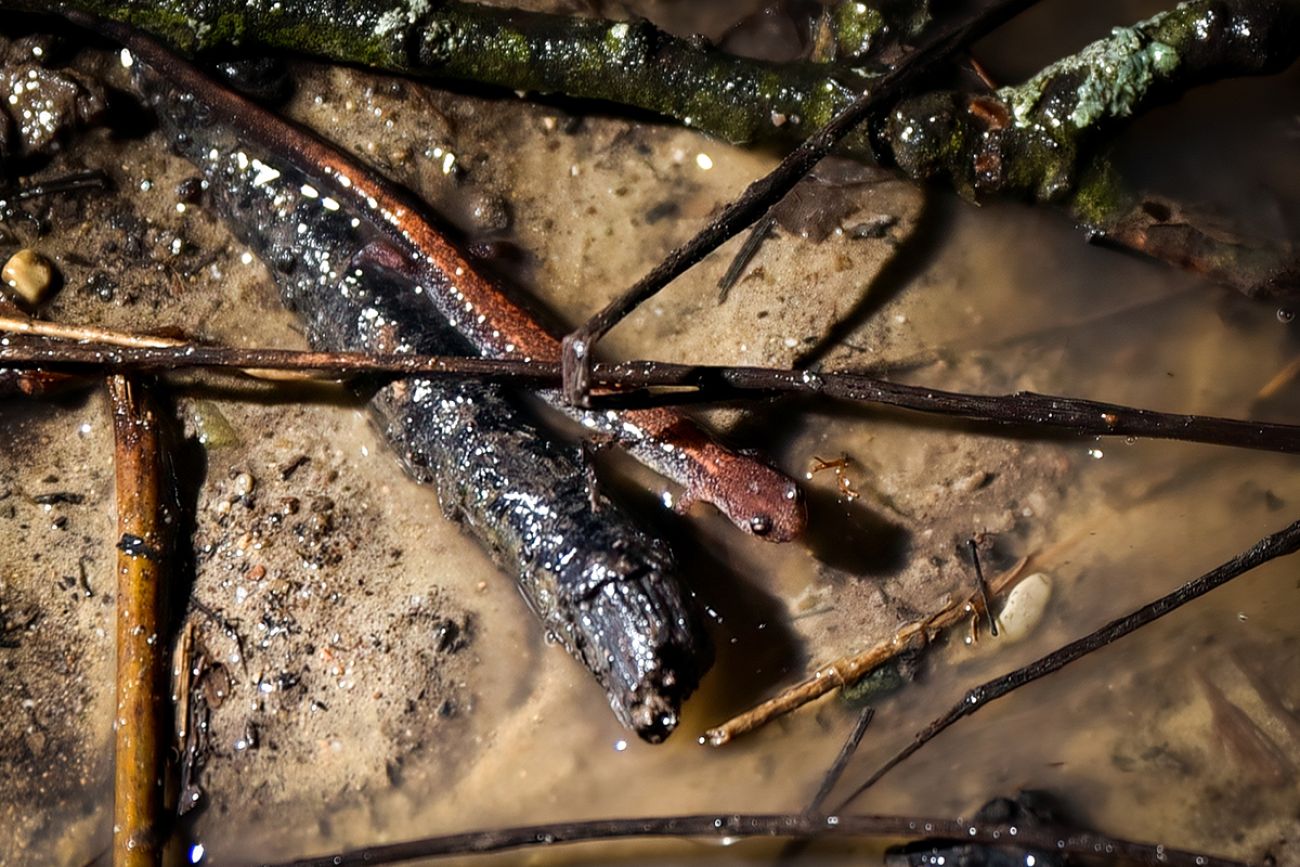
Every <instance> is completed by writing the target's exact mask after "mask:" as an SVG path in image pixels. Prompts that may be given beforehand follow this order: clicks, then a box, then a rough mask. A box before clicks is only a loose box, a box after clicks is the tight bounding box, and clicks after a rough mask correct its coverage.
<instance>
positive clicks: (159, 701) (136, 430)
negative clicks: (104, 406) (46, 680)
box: [108, 375, 169, 867]
mask: <svg viewBox="0 0 1300 867" xmlns="http://www.w3.org/2000/svg"><path fill="white" fill-rule="evenodd" d="M108 393H109V398H110V401H111V403H112V411H113V431H114V435H115V440H114V449H115V451H114V453H115V458H116V462H117V532H118V542H117V576H118V579H117V711H116V713H115V714H114V715H113V723H114V724H113V729H114V750H113V761H114V775H113V865H114V867H152V865H158V864H161V863H162V840H161V831H160V822H161V818H162V795H163V786H162V780H161V778H162V772H163V771H162V769H163V752H164V750H165V749H166V745H167V743H168V742H169V738H167V737H166V735H165V734H164V732H165V731H166V729H165V728H164V726H163V721H162V710H163V705H164V701H163V697H164V692H163V689H164V683H165V676H166V672H167V653H166V647H167V642H166V641H165V640H164V634H163V629H164V616H163V588H164V581H165V580H166V578H167V570H166V564H165V562H164V557H165V548H166V544H165V529H164V528H165V524H166V520H165V517H164V515H163V514H162V512H163V509H164V505H163V502H164V495H163V475H162V458H161V454H160V451H159V441H158V424H159V416H158V414H157V411H156V409H155V408H154V406H153V404H152V401H151V400H150V398H149V395H148V393H147V390H146V389H145V387H144V386H143V385H141V383H140V382H139V381H137V380H134V379H131V378H130V377H127V376H123V375H117V376H113V377H111V378H110V379H109V381H108Z"/></svg>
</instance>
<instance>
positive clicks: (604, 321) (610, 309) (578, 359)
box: [562, 0, 1035, 406]
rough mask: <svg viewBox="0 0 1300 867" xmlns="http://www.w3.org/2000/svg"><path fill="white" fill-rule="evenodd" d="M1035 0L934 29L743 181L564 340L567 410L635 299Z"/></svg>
mask: <svg viewBox="0 0 1300 867" xmlns="http://www.w3.org/2000/svg"><path fill="white" fill-rule="evenodd" d="M1034 2H1035V0H989V2H986V3H984V4H983V5H981V6H980V7H979V8H978V9H977V10H976V11H975V12H974V13H973V14H971V15H970V16H969V17H967V18H965V19H964V20H961V21H958V22H954V23H952V24H949V25H947V26H945V27H941V28H939V29H937V30H936V31H935V32H934V33H933V35H931V36H930V37H929V38H928V39H926V40H925V42H924V43H923V44H922V45H920V46H919V47H917V48H916V49H915V50H914V51H912V52H911V53H909V54H908V55H907V56H906V57H904V58H903V59H902V60H901V61H900V62H899V63H897V64H896V65H895V66H894V68H893V69H891V70H890V71H889V72H887V73H885V74H884V75H882V76H881V77H880V78H878V79H876V80H874V81H873V82H872V84H871V87H870V89H869V90H867V91H866V92H865V93H863V94H862V95H861V96H859V97H858V98H857V99H855V100H854V101H853V102H852V103H850V104H849V105H848V106H847V107H845V108H844V109H843V110H841V111H840V112H839V113H838V114H836V115H835V117H833V118H832V119H831V120H830V121H829V122H828V123H827V124H826V125H825V126H823V127H822V128H821V129H819V130H817V131H816V132H815V133H813V134H812V135H811V136H809V137H808V138H807V139H805V140H804V141H803V142H802V143H801V144H800V145H799V146H798V147H796V148H795V149H794V150H792V151H790V153H789V154H787V155H786V156H785V158H784V159H782V160H781V162H780V164H779V165H778V166H777V167H776V168H775V169H773V170H772V171H771V172H769V173H768V174H767V175H766V176H764V177H762V178H759V179H758V180H756V181H754V182H753V183H751V184H750V185H749V186H748V187H747V188H746V189H745V191H744V193H742V194H741V195H740V197H739V198H737V199H736V200H735V201H733V202H732V203H731V204H730V205H728V206H727V207H726V208H724V209H723V211H722V213H721V214H719V215H718V216H717V217H716V218H715V219H713V220H712V221H710V222H709V224H708V225H707V226H705V227H704V229H702V230H701V231H700V232H699V234H697V235H696V236H695V237H693V238H691V239H690V240H689V241H687V242H686V243H685V244H683V245H681V246H680V247H677V248H676V249H674V250H673V251H672V252H671V253H669V254H668V255H667V256H666V257H665V258H664V259H663V260H662V261H661V262H660V263H659V264H658V265H656V266H655V267H654V268H653V269H651V271H650V272H649V273H648V274H646V275H645V276H644V277H642V278H641V279H640V280H638V281H637V282H636V283H635V284H633V285H632V287H631V288H629V289H628V290H627V291H626V292H624V293H622V294H621V295H619V296H618V297H617V298H615V299H614V300H613V301H611V302H610V303H609V304H607V305H606V306H605V307H604V308H603V309H602V310H601V311H600V312H598V313H597V314H596V315H595V316H592V317H591V318H590V319H588V320H587V322H586V323H584V324H583V325H582V327H581V328H579V329H578V330H576V331H574V332H573V333H572V334H570V335H568V336H567V337H565V338H564V353H563V357H562V362H563V366H564V383H563V394H564V396H565V399H566V400H568V401H569V402H570V403H571V404H573V405H575V406H585V405H587V402H588V396H589V394H590V390H591V386H592V385H593V384H594V383H593V382H592V379H591V373H592V370H591V364H592V357H593V347H594V345H595V342H596V341H597V340H599V339H600V338H601V337H602V336H604V335H605V333H606V332H608V331H609V330H610V329H611V328H613V327H614V326H615V325H616V324H618V322H619V321H620V320H622V319H623V318H624V317H626V316H627V315H628V314H629V313H631V312H632V311H633V310H634V309H636V307H637V306H639V305H640V304H641V303H642V302H644V301H646V300H647V299H649V298H651V297H652V296H654V295H655V294H656V293H657V292H659V291H660V290H661V289H663V288H664V287H665V286H667V285H668V284H669V283H671V282H672V281H673V280H675V279H676V278H677V277H679V276H680V275H682V274H684V273H685V272H686V271H687V270H689V269H690V268H691V267H692V266H694V265H695V264H696V263H697V262H699V261H701V260H702V259H703V258H704V257H705V256H707V255H709V254H710V253H712V252H713V251H714V250H716V249H718V247H720V246H722V245H723V244H724V243H726V242H727V241H728V240H730V239H731V238H732V237H734V236H735V235H736V234H737V233H739V232H742V231H744V230H745V229H746V228H747V227H749V226H750V225H752V224H753V223H754V222H755V221H756V220H758V219H759V218H760V217H762V216H763V215H764V214H766V213H767V211H768V209H769V208H770V207H772V205H774V204H776V203H777V202H778V201H780V199H781V198H782V197H783V196H785V194H786V193H788V192H790V190H792V189H794V186H795V184H797V183H799V181H800V180H801V179H802V178H803V176H804V175H806V174H807V173H808V171H809V170H811V169H812V167H813V166H815V165H816V164H817V163H818V162H820V161H821V159H822V158H823V157H825V156H827V155H828V154H830V152H831V151H832V150H834V149H835V146H836V145H837V144H838V143H839V142H840V140H841V139H843V138H844V137H845V136H847V135H848V134H849V133H851V132H852V131H853V130H855V129H856V128H857V127H858V126H859V125H860V124H861V123H862V122H863V121H864V120H866V119H867V118H868V117H869V116H870V114H871V113H872V112H873V111H874V110H875V109H876V108H877V107H878V106H880V105H881V104H882V103H884V102H885V101H887V100H889V99H893V98H894V97H896V96H898V95H899V94H900V93H901V92H902V90H903V88H904V86H905V85H907V84H908V83H909V82H911V81H913V80H914V79H915V78H916V77H917V76H918V75H920V74H921V73H922V72H924V71H926V70H927V69H929V68H930V67H931V66H932V65H934V64H935V63H936V62H938V61H940V60H942V59H943V58H945V57H947V56H948V55H949V54H951V53H952V52H953V51H954V50H956V49H957V48H959V47H960V46H962V45H964V44H965V43H966V42H968V41H970V40H971V39H972V38H975V37H976V36H979V35H981V34H983V33H986V32H988V31H989V30H991V29H992V28H994V27H996V26H998V25H999V24H1001V23H1003V22H1004V21H1007V20H1008V19H1010V18H1012V17H1013V16H1015V15H1016V14H1018V13H1020V12H1021V11H1023V10H1024V9H1027V8H1028V7H1030V6H1032V5H1034Z"/></svg>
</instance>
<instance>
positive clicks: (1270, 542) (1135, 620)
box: [840, 521, 1300, 809]
mask: <svg viewBox="0 0 1300 867" xmlns="http://www.w3.org/2000/svg"><path fill="white" fill-rule="evenodd" d="M1296 551H1300V521H1297V522H1295V523H1293V524H1291V525H1290V526H1289V527H1286V528H1285V529H1283V530H1279V531H1278V532H1276V533H1273V534H1272V535H1270V536H1266V537H1264V538H1263V539H1261V540H1260V541H1258V542H1256V543H1255V544H1254V545H1253V546H1251V548H1250V549H1249V550H1247V551H1244V552H1242V553H1241V554H1238V555H1237V556H1236V557H1234V558H1232V559H1231V560H1229V561H1227V562H1226V563H1223V564H1222V565H1220V566H1217V567H1215V568H1214V569H1212V570H1210V571H1209V572H1207V573H1205V574H1204V575H1202V576H1201V577H1199V578H1196V579H1195V580H1192V581H1189V582H1188V583H1186V584H1184V585H1183V586H1181V587H1179V588H1178V589H1177V590H1175V591H1173V592H1172V593H1169V594H1167V595H1165V596H1162V597H1160V598H1159V599H1157V600H1155V601H1154V602H1150V603H1148V604H1146V605H1143V606H1142V607H1141V608H1139V609H1137V610H1136V611H1134V612H1132V613H1130V614H1127V615H1125V616H1123V617H1120V618H1117V619H1115V620H1112V621H1111V622H1110V623H1107V624H1106V625H1105V626H1103V627H1101V628H1100V629H1097V630H1095V631H1094V632H1091V633H1089V634H1088V635H1085V636H1084V637H1082V638H1079V639H1076V640H1074V641H1072V642H1070V643H1069V644H1067V645H1065V646H1064V647H1061V648H1059V649H1058V650H1054V651H1053V652H1051V653H1049V654H1048V655H1047V656H1044V657H1042V658H1041V659H1037V660H1035V661H1034V662H1031V663H1029V664H1028V665H1025V666H1022V667H1021V668H1018V669H1016V670H1015V671H1013V672H1011V673H1009V674H1005V675H1003V676H1001V677H998V678H995V679H993V680H990V681H988V682H986V683H982V684H980V685H979V686H976V687H974V688H972V689H970V690H969V691H967V693H966V694H965V695H964V696H962V698H961V700H960V701H959V702H957V703H956V704H955V705H953V706H952V707H951V708H950V709H949V710H948V712H947V713H945V714H944V715H943V716H941V717H939V718H938V719H936V720H934V721H933V722H932V723H930V724H929V725H928V726H926V727H925V728H924V729H922V730H921V731H919V732H917V734H916V736H915V737H914V738H913V739H912V742H911V743H909V744H908V745H907V746H906V747H904V748H903V749H901V750H899V751H898V752H897V753H895V754H894V755H893V756H892V757H890V759H889V760H888V761H887V762H885V763H884V764H883V765H881V766H880V767H879V768H878V769H877V770H876V771H875V772H874V773H873V774H871V776H869V777H868V778H867V779H866V781H865V782H863V783H862V785H860V786H858V788H857V789H855V790H854V791H853V794H851V795H850V796H849V797H848V798H846V799H845V800H844V802H843V803H842V804H841V805H840V807H841V809H842V808H843V807H846V806H848V805H849V804H850V803H852V802H853V801H854V799H856V798H857V797H858V796H859V795H861V794H862V793H863V792H865V791H866V790H867V789H869V788H871V787H872V786H873V785H875V784H876V782H877V781H878V780H880V778H881V777H883V776H884V775H885V774H887V773H888V772H889V771H890V770H891V769H893V768H894V767H896V766H897V765H898V764H899V763H901V762H902V761H904V760H905V759H907V758H908V757H909V756H911V755H912V754H913V753H915V752H916V751H917V750H919V749H921V747H923V746H925V745H926V744H927V743H929V742H930V741H931V740H933V739H934V738H936V737H937V736H938V735H939V734H940V733H941V732H943V731H944V730H945V729H947V728H948V727H949V726H951V725H952V724H954V723H956V722H957V721H958V720H960V719H961V718H962V717H967V716H970V715H971V714H973V713H975V712H976V711H978V710H979V709H980V708H983V707H986V706H987V705H989V704H990V703H992V702H994V701H996V700H997V699H999V698H1002V697H1003V696H1005V695H1007V694H1009V693H1011V692H1014V691H1015V690H1017V689H1019V688H1020V687H1022V686H1025V685H1026V684H1029V683H1033V682H1034V681H1035V680H1038V679H1039V678H1040V677H1044V676H1046V675H1049V674H1051V673H1053V672H1055V671H1059V670H1060V669H1062V668H1064V667H1065V666H1067V665H1069V664H1070V663H1071V662H1074V661H1076V660H1078V659H1082V658H1083V657H1085V656H1087V655H1088V654H1089V653H1092V652H1093V651H1094V650H1098V649H1100V648H1102V647H1105V646H1106V645H1108V644H1110V643H1112V642H1114V641H1117V640H1118V639H1120V638H1123V637H1124V636H1125V635H1128V634H1129V633H1131V632H1134V631H1136V630H1138V629H1140V628H1141V627H1143V626H1146V625H1147V624H1149V623H1153V622H1154V621H1156V620H1158V619H1160V618H1161V617H1164V616H1165V615H1166V614H1168V613H1169V612H1171V611H1175V610H1177V609H1178V608H1180V607H1182V606H1183V605H1186V604H1187V603H1188V602H1191V601H1192V600H1194V599H1198V598H1199V597H1201V596H1203V595H1205V594H1206V593H1208V592H1210V591H1211V590H1213V589H1215V588H1216V587H1219V586H1221V585H1223V584H1226V583H1228V582H1229V581H1231V580H1232V579H1234V578H1236V577H1238V576H1240V575H1244V574H1245V573H1247V572H1249V571H1250V570H1252V569H1254V568H1256V567H1257V566H1262V565H1263V564H1265V563H1267V562H1269V561H1270V560H1273V559H1276V558H1278V557H1283V556H1286V555H1288V554H1294V553H1295V552H1296Z"/></svg>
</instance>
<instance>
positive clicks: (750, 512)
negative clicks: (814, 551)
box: [710, 458, 808, 542]
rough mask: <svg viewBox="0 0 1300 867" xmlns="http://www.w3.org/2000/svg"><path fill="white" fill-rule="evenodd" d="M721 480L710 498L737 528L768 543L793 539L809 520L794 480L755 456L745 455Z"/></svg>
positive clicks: (800, 492) (801, 494) (801, 531)
mask: <svg viewBox="0 0 1300 867" xmlns="http://www.w3.org/2000/svg"><path fill="white" fill-rule="evenodd" d="M731 469H732V472H729V473H727V474H725V476H724V477H723V478H721V479H720V480H719V485H718V488H719V489H718V491H717V492H716V495H715V496H714V497H711V498H710V499H711V501H712V502H713V504H714V505H715V506H717V507H718V508H719V509H720V510H721V511H722V513H723V514H725V515H726V516H727V517H728V518H730V519H731V521H732V523H734V524H735V525H736V526H737V527H739V528H740V529H742V530H744V531H745V532H746V533H749V534H750V535H752V536H757V537H758V538H760V539H763V540H764V541H767V542H790V541H792V540H794V539H796V538H798V537H799V535H800V534H801V533H803V530H804V526H805V525H806V524H807V521H808V512H807V509H806V508H805V506H804V499H803V492H802V491H800V490H799V485H798V484H796V483H795V481H794V480H793V479H791V478H790V477H789V476H786V475H784V474H782V473H780V472H778V471H776V470H774V469H772V468H771V467H769V466H767V465H766V464H764V463H761V462H760V461H758V460H756V459H754V458H742V459H741V461H738V462H736V463H734V464H733V465H732V467H731Z"/></svg>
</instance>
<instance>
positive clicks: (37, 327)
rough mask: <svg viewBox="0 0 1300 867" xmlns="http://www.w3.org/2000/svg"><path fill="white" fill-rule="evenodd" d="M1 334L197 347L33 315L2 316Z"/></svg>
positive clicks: (256, 374) (294, 376) (276, 375)
mask: <svg viewBox="0 0 1300 867" xmlns="http://www.w3.org/2000/svg"><path fill="white" fill-rule="evenodd" d="M0 331H3V332H8V333H11V334H29V335H32V336H34V337H53V338H56V339H59V340H76V341H78V342H81V343H96V344H102V345H104V346H124V347H133V348H142V347H145V348H153V349H162V348H166V347H171V346H194V345H196V344H194V343H193V342H192V341H188V340H180V339H178V338H175V337H161V336H158V335H154V334H135V333H132V332H127V331H116V330H114V329H112V328H103V327H101V326H98V325H65V324H63V323H61V322H50V321H48V320H45V319H32V318H31V317H30V316H24V315H21V314H19V315H13V314H10V313H0ZM240 372H241V373H244V374H247V375H248V376H251V377H253V378H254V379H267V380H271V381H277V382H278V381H290V382H295V381H299V380H303V379H311V378H312V377H311V376H308V375H304V373H303V372H302V371H296V370H290V371H284V370H255V369H251V368H249V369H241V370H240Z"/></svg>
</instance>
